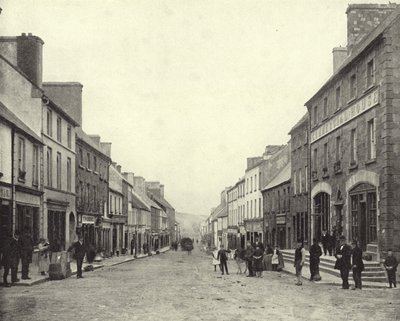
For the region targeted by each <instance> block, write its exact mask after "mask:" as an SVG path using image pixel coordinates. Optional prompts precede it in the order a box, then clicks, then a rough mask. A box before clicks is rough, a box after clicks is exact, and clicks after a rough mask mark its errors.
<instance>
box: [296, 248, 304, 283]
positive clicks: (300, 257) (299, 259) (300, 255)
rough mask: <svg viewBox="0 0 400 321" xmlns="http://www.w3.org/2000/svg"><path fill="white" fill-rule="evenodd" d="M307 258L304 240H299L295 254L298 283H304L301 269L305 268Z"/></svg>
mask: <svg viewBox="0 0 400 321" xmlns="http://www.w3.org/2000/svg"><path fill="white" fill-rule="evenodd" d="M305 260H306V250H305V249H304V247H303V241H302V240H298V241H297V248H296V251H295V254H294V267H295V268H296V277H297V283H296V285H302V284H303V283H302V282H301V270H302V269H303V265H304V262H305Z"/></svg>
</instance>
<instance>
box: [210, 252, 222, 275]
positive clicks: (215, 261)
mask: <svg viewBox="0 0 400 321" xmlns="http://www.w3.org/2000/svg"><path fill="white" fill-rule="evenodd" d="M220 264H221V262H220V261H219V259H218V249H217V248H216V247H214V251H213V252H212V265H214V272H215V271H217V265H218V266H220Z"/></svg>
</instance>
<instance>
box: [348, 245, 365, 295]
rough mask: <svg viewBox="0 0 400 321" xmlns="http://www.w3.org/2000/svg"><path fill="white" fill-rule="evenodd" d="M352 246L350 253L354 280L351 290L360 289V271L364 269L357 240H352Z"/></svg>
mask: <svg viewBox="0 0 400 321" xmlns="http://www.w3.org/2000/svg"><path fill="white" fill-rule="evenodd" d="M352 247H353V253H352V260H351V265H352V268H353V280H354V288H353V290H356V289H359V290H361V287H362V282H361V273H362V271H364V262H363V260H362V255H363V253H362V250H361V248H360V244H359V242H358V241H353V243H352Z"/></svg>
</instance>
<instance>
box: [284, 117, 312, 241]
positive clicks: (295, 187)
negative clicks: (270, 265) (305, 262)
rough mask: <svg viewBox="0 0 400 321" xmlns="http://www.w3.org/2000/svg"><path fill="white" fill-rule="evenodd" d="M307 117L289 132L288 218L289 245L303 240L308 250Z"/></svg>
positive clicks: (308, 175)
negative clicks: (289, 230)
mask: <svg viewBox="0 0 400 321" xmlns="http://www.w3.org/2000/svg"><path fill="white" fill-rule="evenodd" d="M308 120H309V117H308V113H307V114H305V115H304V116H303V117H302V118H301V119H300V120H299V122H298V123H297V124H296V125H295V126H294V127H293V128H292V129H291V130H290V132H289V135H290V136H291V138H290V146H291V152H290V158H291V164H292V166H291V171H292V174H291V178H292V179H291V184H290V185H291V186H290V193H291V197H292V199H291V202H290V204H291V205H290V211H291V213H292V217H291V218H288V223H289V222H291V223H290V225H291V226H292V229H291V244H292V245H295V244H296V242H297V240H300V239H301V240H303V242H304V245H305V246H306V247H307V248H308V246H309V245H310V243H309V240H310V236H309V231H310V229H309V223H310V214H309V213H310V210H309V203H310V202H309V194H308V191H309V179H308V178H309V177H310V174H309V149H308V136H309V122H308Z"/></svg>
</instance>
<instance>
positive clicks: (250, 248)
mask: <svg viewBox="0 0 400 321" xmlns="http://www.w3.org/2000/svg"><path fill="white" fill-rule="evenodd" d="M253 254H254V248H253V246H252V245H251V243H250V242H247V247H246V253H245V259H246V264H247V270H248V271H249V275H247V277H253V276H254V272H253Z"/></svg>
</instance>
